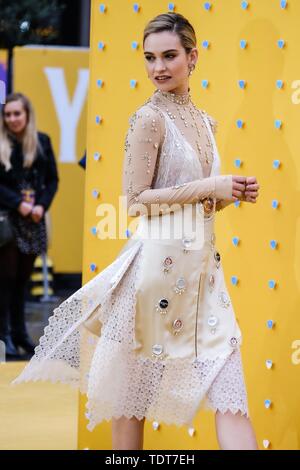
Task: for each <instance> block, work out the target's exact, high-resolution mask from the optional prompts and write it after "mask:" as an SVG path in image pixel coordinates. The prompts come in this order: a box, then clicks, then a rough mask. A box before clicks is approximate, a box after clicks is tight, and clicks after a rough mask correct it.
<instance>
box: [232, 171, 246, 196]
mask: <svg viewBox="0 0 300 470" xmlns="http://www.w3.org/2000/svg"><path fill="white" fill-rule="evenodd" d="M246 179H247V177H246V176H238V175H232V197H233V199H234V201H238V200H239V199H241V198H242V197H243V195H244V192H245V188H246Z"/></svg>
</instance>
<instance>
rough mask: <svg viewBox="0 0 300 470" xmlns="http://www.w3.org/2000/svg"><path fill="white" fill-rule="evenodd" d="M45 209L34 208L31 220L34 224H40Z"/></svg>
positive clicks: (40, 207)
mask: <svg viewBox="0 0 300 470" xmlns="http://www.w3.org/2000/svg"><path fill="white" fill-rule="evenodd" d="M44 212H45V211H44V207H43V206H34V207H33V209H32V211H31V218H32V220H33V221H34V222H36V223H38V222H39V221H40V220H41V218H42V217H43V215H44Z"/></svg>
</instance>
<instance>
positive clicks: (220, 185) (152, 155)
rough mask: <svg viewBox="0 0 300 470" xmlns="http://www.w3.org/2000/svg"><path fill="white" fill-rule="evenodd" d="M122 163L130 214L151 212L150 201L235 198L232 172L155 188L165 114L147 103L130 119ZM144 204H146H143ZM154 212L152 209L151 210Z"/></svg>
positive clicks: (124, 192)
mask: <svg viewBox="0 0 300 470" xmlns="http://www.w3.org/2000/svg"><path fill="white" fill-rule="evenodd" d="M129 123H130V127H129V129H128V132H127V134H126V139H125V157H124V163H123V194H124V195H125V196H126V197H127V208H128V214H129V215H132V216H135V215H139V214H140V213H141V212H140V211H141V207H143V209H144V212H143V213H148V214H150V210H151V209H152V211H153V209H154V206H152V207H151V205H156V207H157V205H158V204H160V205H162V204H163V205H168V206H171V205H172V204H179V205H180V206H181V205H183V204H187V203H193V202H197V201H199V200H201V199H204V198H206V197H215V198H217V199H222V200H232V175H225V176H224V175H218V176H213V177H209V178H203V179H198V180H195V181H191V182H189V183H183V184H180V185H174V186H170V187H167V188H155V189H154V188H152V187H151V186H152V181H153V177H154V174H155V170H156V162H157V157H158V155H159V152H160V150H161V146H162V143H163V137H164V122H163V117H161V116H160V114H159V113H158V112H156V111H155V110H154V109H152V108H151V107H150V106H147V105H144V106H143V107H141V108H140V109H139V110H137V111H136V112H135V113H134V114H133V115H132V116H131V117H130V119H129ZM141 205H143V206H141ZM152 213H153V212H152Z"/></svg>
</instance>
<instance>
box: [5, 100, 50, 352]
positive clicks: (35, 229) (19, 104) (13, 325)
mask: <svg viewBox="0 0 300 470" xmlns="http://www.w3.org/2000/svg"><path fill="white" fill-rule="evenodd" d="M57 187H58V175H57V168H56V162H55V157H54V154H53V150H52V145H51V141H50V138H49V136H48V135H47V134H45V133H43V132H39V131H37V129H36V124H35V117H34V111H33V108H32V105H31V103H30V101H29V99H28V98H27V97H26V96H24V95H23V94H21V93H13V94H11V95H9V96H7V98H6V103H5V104H4V105H3V107H2V110H1V116H0V215H1V217H2V221H3V223H9V224H10V227H11V228H12V236H11V238H10V239H7V240H2V241H1V237H0V340H2V341H3V342H4V343H5V347H6V358H7V359H16V358H20V357H22V356H21V354H20V348H22V351H23V352H25V354H27V355H32V354H33V353H34V347H35V345H34V343H33V341H32V339H31V338H30V336H29V334H28V331H27V327H26V322H25V305H24V303H25V293H26V287H27V283H28V281H29V279H30V275H31V273H32V270H33V266H34V261H35V259H36V257H37V256H38V255H39V254H42V253H46V251H47V230H46V223H45V213H46V211H47V210H48V209H49V207H50V205H51V202H52V200H53V197H54V195H55V193H56V191H57Z"/></svg>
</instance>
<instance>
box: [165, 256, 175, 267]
mask: <svg viewBox="0 0 300 470" xmlns="http://www.w3.org/2000/svg"><path fill="white" fill-rule="evenodd" d="M172 264H173V260H172V258H171V256H167V257H166V258H165V259H164V266H166V267H170V266H172Z"/></svg>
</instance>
